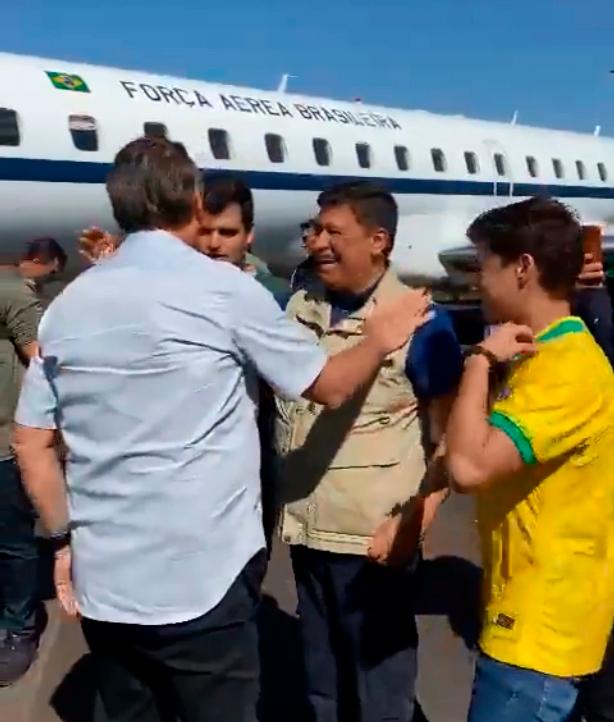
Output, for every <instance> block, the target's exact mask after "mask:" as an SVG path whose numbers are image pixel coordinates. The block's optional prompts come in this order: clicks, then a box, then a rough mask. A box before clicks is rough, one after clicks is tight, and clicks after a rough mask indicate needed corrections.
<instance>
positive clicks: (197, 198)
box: [192, 193, 205, 225]
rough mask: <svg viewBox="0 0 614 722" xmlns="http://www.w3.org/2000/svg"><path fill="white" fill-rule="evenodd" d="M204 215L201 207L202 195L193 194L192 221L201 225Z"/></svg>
mask: <svg viewBox="0 0 614 722" xmlns="http://www.w3.org/2000/svg"><path fill="white" fill-rule="evenodd" d="M204 213H205V209H204V206H203V196H202V193H194V197H193V199H192V214H193V216H194V220H195V221H196V222H197V223H198V224H200V225H202V223H203V220H204Z"/></svg>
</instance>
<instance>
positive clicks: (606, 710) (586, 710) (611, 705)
mask: <svg viewBox="0 0 614 722" xmlns="http://www.w3.org/2000/svg"><path fill="white" fill-rule="evenodd" d="M582 718H584V720H586V722H614V631H613V632H612V634H611V635H610V642H609V644H608V648H607V650H606V653H605V659H604V660H603V666H602V668H601V670H600V671H599V672H598V673H597V674H595V675H593V676H592V677H589V678H588V679H586V680H584V681H583V682H582V684H581V686H580V700H579V705H578V715H577V718H574V719H577V720H580V719H582Z"/></svg>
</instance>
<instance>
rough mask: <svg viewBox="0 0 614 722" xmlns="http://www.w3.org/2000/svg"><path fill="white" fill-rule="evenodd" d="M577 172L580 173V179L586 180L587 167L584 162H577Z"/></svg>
mask: <svg viewBox="0 0 614 722" xmlns="http://www.w3.org/2000/svg"><path fill="white" fill-rule="evenodd" d="M576 170H577V171H578V178H579V179H580V180H586V166H585V165H584V161H582V160H577V161H576Z"/></svg>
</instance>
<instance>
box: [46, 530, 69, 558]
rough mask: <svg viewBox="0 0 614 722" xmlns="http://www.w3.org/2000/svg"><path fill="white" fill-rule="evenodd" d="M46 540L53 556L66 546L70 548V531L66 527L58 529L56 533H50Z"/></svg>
mask: <svg viewBox="0 0 614 722" xmlns="http://www.w3.org/2000/svg"><path fill="white" fill-rule="evenodd" d="M47 539H48V541H49V545H50V546H51V549H52V550H53V553H54V554H55V553H57V552H59V551H61V550H62V549H65V548H66V547H67V546H70V529H69V528H68V527H64V528H63V529H58V530H57V531H54V532H52V533H51V534H50V535H49V536H48V537H47Z"/></svg>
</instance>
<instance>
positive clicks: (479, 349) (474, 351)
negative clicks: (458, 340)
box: [464, 344, 500, 371]
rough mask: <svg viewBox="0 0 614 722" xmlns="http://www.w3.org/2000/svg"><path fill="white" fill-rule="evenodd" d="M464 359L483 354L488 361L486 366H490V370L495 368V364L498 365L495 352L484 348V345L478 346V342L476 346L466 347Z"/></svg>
mask: <svg viewBox="0 0 614 722" xmlns="http://www.w3.org/2000/svg"><path fill="white" fill-rule="evenodd" d="M464 355H465V359H468V358H469V357H470V356H484V358H485V359H487V361H488V366H489V367H490V370H491V371H492V370H493V369H496V368H497V366H499V365H500V361H499V359H498V358H497V357H496V356H495V354H494V353H493V352H492V351H489V350H488V349H487V348H484V346H480V344H477V345H476V346H471V348H468V349H467V350H466V351H465V354H464Z"/></svg>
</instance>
